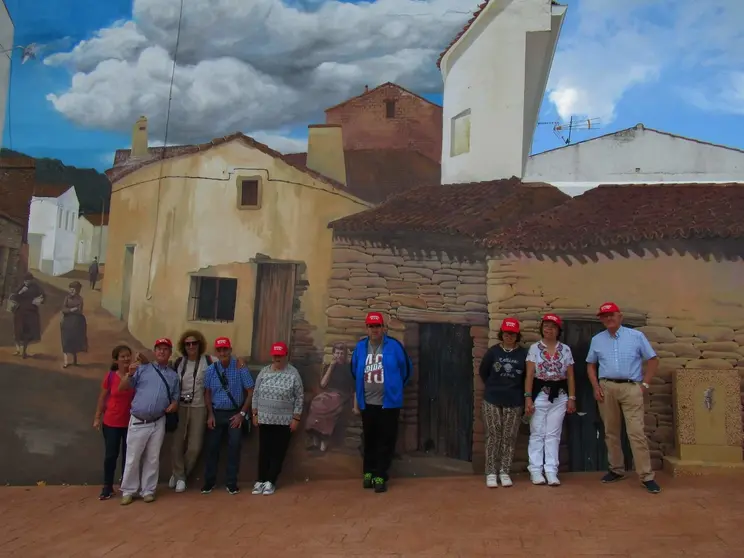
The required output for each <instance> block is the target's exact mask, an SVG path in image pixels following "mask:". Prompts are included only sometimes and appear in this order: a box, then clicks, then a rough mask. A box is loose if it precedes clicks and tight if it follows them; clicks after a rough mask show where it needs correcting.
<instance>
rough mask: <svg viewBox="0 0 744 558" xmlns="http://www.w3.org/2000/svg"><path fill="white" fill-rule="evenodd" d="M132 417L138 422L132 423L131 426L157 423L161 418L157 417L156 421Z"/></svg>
mask: <svg viewBox="0 0 744 558" xmlns="http://www.w3.org/2000/svg"><path fill="white" fill-rule="evenodd" d="M132 417H133V418H134V419H135V420H137V421H139V422H133V423H132V426H139V425H141V424H152V423H153V422H158V421H159V420H160V419H161V418H163V417H162V416H160V417H158V418H156V419H149V420H145V419H141V418H139V417H138V416H135V415H132Z"/></svg>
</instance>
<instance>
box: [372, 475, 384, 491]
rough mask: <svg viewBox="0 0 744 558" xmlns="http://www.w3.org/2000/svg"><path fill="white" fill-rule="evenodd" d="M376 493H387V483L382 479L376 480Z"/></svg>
mask: <svg viewBox="0 0 744 558" xmlns="http://www.w3.org/2000/svg"><path fill="white" fill-rule="evenodd" d="M373 482H374V484H375V492H387V483H386V482H385V479H383V478H382V477H375V478H374V481H373Z"/></svg>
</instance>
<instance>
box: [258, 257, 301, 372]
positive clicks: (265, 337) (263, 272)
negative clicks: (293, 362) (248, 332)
mask: <svg viewBox="0 0 744 558" xmlns="http://www.w3.org/2000/svg"><path fill="white" fill-rule="evenodd" d="M296 267H297V266H296V264H284V263H261V264H258V272H257V274H256V300H255V303H254V306H253V344H252V347H253V348H252V351H251V360H252V361H253V362H254V363H256V364H267V363H268V362H270V361H271V354H270V353H271V345H272V343H276V342H277V341H283V342H285V343H287V345H289V343H290V337H291V335H292V304H293V302H294V286H295V272H296V271H295V270H296ZM291 350H292V348H291V347H290V351H291Z"/></svg>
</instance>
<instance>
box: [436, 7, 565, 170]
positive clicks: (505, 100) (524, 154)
mask: <svg viewBox="0 0 744 558" xmlns="http://www.w3.org/2000/svg"><path fill="white" fill-rule="evenodd" d="M482 6H483V7H482V8H481V9H479V11H478V12H476V14H475V15H474V19H473V20H472V21H471V23H470V24H469V26H467V27H466V28H465V30H464V31H463V32H462V33H461V34H460V35H459V36H458V38H457V39H455V41H454V42H453V44H452V45H451V46H450V47H449V48H448V49H447V50H446V51H445V52H444V54H443V56H442V58H441V60H440V69H441V71H442V78H443V80H444V98H443V119H442V126H443V134H442V183H443V184H454V183H460V182H477V181H484V180H497V179H501V178H511V177H512V176H517V177H520V178H521V177H522V176H523V174H524V168H525V166H526V162H527V158H528V156H529V153H530V150H531V147H532V138H533V136H534V133H535V126H536V124H537V116H538V113H539V111H540V105H541V104H542V100H543V96H544V94H545V86H546V84H547V80H548V75H549V74H550V68H551V66H552V63H553V55H554V53H555V48H556V45H557V43H558V37H559V35H560V30H561V26H562V25H563V19H564V17H565V13H566V7H565V6H560V5H557V4H555V3H554V2H552V1H551V0H490V1H488V2H487V3H486V4H485V5H482Z"/></svg>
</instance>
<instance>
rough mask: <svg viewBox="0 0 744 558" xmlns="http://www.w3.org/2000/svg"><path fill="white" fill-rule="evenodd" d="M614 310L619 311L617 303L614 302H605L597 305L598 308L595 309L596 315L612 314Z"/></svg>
mask: <svg viewBox="0 0 744 558" xmlns="http://www.w3.org/2000/svg"><path fill="white" fill-rule="evenodd" d="M615 312H620V308H618V306H617V304H615V303H614V302H605V303H604V304H603V305H602V306H600V307H599V310H597V316H601V315H602V314H614V313H615Z"/></svg>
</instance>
